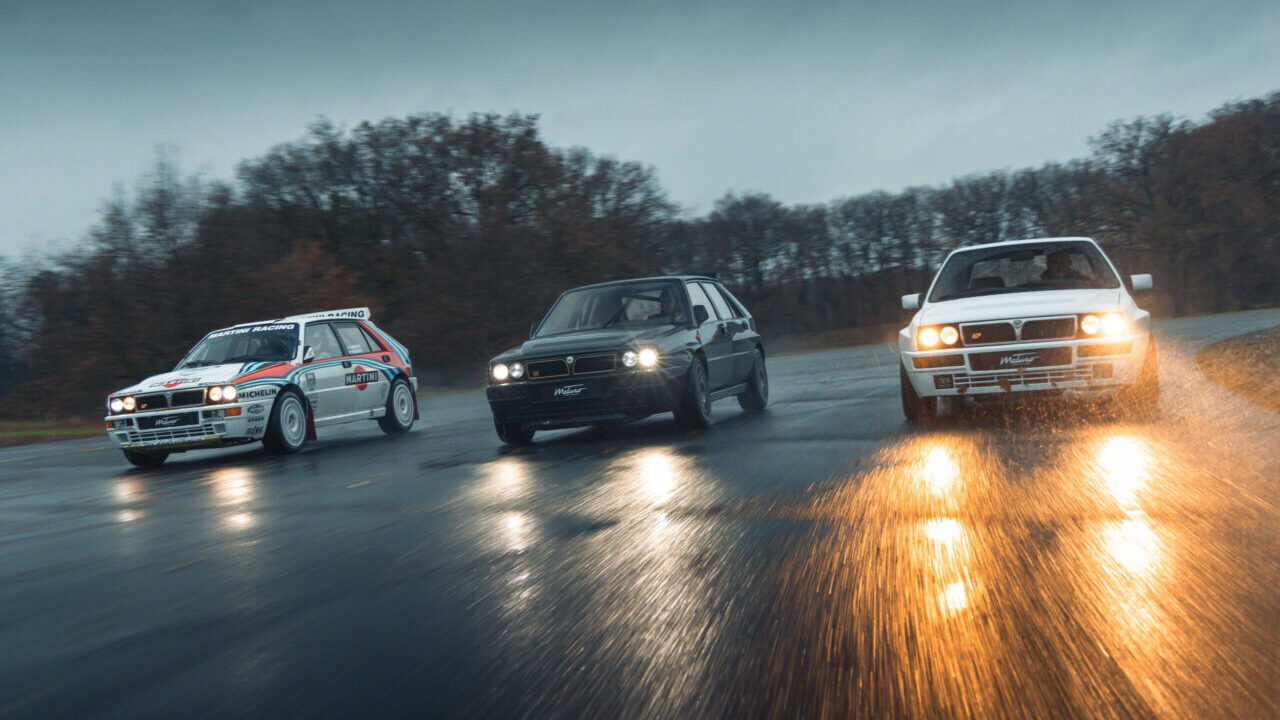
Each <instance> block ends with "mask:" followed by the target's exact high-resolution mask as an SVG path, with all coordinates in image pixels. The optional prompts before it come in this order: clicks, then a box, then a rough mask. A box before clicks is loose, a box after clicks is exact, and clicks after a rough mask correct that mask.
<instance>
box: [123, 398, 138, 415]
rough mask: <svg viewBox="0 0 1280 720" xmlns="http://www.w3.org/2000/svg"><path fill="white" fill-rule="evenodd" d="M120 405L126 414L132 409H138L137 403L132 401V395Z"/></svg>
mask: <svg viewBox="0 0 1280 720" xmlns="http://www.w3.org/2000/svg"><path fill="white" fill-rule="evenodd" d="M121 404H122V405H124V409H125V411H127V412H133V409H134V408H136V407H138V401H137V400H134V399H133V396H132V395H130V396H129V397H127V398H125V399H124V401H123V402H122V403H121Z"/></svg>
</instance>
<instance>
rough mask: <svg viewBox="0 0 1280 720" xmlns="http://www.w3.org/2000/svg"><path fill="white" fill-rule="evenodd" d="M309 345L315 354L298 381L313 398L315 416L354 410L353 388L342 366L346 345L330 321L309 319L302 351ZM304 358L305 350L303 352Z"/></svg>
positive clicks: (324, 418)
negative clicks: (311, 320)
mask: <svg viewBox="0 0 1280 720" xmlns="http://www.w3.org/2000/svg"><path fill="white" fill-rule="evenodd" d="M307 348H310V349H311V351H312V352H313V353H315V358H314V359H313V360H311V362H309V363H307V364H306V365H304V366H303V370H302V373H301V374H300V382H299V385H301V386H302V390H303V392H305V393H306V394H307V399H308V400H309V401H311V411H312V413H314V416H315V419H316V420H326V419H329V418H333V417H336V416H338V415H344V414H346V413H349V412H351V406H352V402H353V398H352V397H351V396H352V394H353V393H354V392H355V390H354V389H348V387H347V383H346V374H347V372H348V369H347V368H345V367H343V366H342V364H343V362H344V358H343V354H344V352H343V349H342V345H341V344H340V343H339V342H338V336H337V335H335V334H334V332H333V328H332V327H331V326H330V325H329V323H327V322H320V323H308V324H307V330H306V334H305V335H304V339H303V353H306V352H307ZM303 357H304V358H305V357H306V356H305V354H304V355H303Z"/></svg>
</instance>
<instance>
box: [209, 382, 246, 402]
mask: <svg viewBox="0 0 1280 720" xmlns="http://www.w3.org/2000/svg"><path fill="white" fill-rule="evenodd" d="M239 394H240V393H239V392H238V391H237V390H236V386H235V385H214V386H213V387H211V388H209V390H208V397H209V402H232V401H234V400H235V399H236V396H237V395H239Z"/></svg>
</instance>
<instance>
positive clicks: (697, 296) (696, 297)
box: [688, 282, 716, 320]
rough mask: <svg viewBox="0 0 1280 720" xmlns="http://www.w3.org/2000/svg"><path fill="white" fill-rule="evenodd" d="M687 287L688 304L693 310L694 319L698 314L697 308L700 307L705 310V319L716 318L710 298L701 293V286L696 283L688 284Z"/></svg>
mask: <svg viewBox="0 0 1280 720" xmlns="http://www.w3.org/2000/svg"><path fill="white" fill-rule="evenodd" d="M688 287H689V304H690V305H692V306H693V308H694V313H695V317H696V313H697V312H698V311H697V308H698V306H699V305H701V306H702V307H704V308H706V309H707V319H709V320H714V319H715V317H716V311H715V310H714V306H713V305H712V304H711V298H709V297H707V294H706V293H705V292H703V291H702V286H701V285H699V284H698V283H696V282H691V283H688Z"/></svg>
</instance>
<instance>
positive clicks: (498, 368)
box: [489, 363, 511, 382]
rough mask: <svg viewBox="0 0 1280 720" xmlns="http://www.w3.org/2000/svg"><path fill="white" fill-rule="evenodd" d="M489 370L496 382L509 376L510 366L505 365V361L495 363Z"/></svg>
mask: <svg viewBox="0 0 1280 720" xmlns="http://www.w3.org/2000/svg"><path fill="white" fill-rule="evenodd" d="M489 372H490V373H491V374H492V375H493V379H494V380H497V381H498V382H502V381H504V380H506V379H507V378H508V377H511V368H509V367H507V366H506V364H505V363H498V364H497V365H494V366H493V368H492V369H491V370H489Z"/></svg>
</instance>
